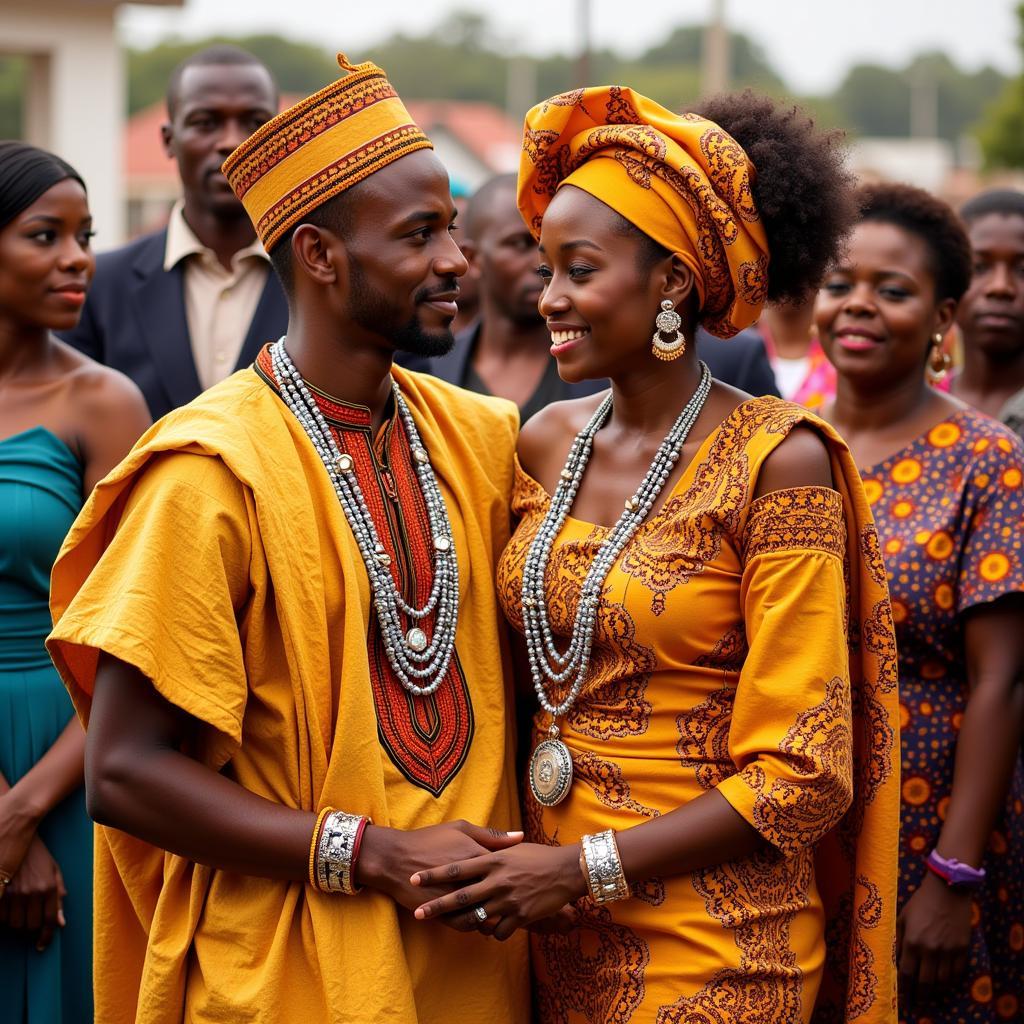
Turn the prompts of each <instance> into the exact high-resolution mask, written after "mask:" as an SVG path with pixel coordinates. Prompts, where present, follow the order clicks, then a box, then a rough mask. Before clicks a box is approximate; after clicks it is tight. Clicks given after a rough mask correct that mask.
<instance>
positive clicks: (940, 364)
mask: <svg viewBox="0 0 1024 1024" xmlns="http://www.w3.org/2000/svg"><path fill="white" fill-rule="evenodd" d="M952 365H953V357H952V356H951V355H950V354H949V353H948V352H947V351H946V350H945V349H944V348H943V347H942V335H941V334H936V335H935V336H934V337H933V338H932V350H931V352H929V353H928V368H927V372H928V379H929V380H930V381H931V382H932V383H933V384H938V382H939V381H940V380H942V379H943V378H945V376H946V374H947V373H949V370H950V367H951V366H952Z"/></svg>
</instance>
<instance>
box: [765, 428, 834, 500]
mask: <svg viewBox="0 0 1024 1024" xmlns="http://www.w3.org/2000/svg"><path fill="white" fill-rule="evenodd" d="M832 486H833V480H832V468H831V460H830V459H829V452H828V447H827V446H826V444H825V441H824V439H823V438H822V436H821V434H819V433H818V431H817V430H815V429H814V427H812V426H810V425H808V424H803V423H800V424H797V425H796V426H795V427H793V429H792V430H791V431H790V432H789V433H788V434H787V435H786V437H785V439H784V440H783V441H781V442H780V443H779V444H778V446H777V447H776V448H775V449H774V451H772V453H771V454H770V455H768V457H767V458H766V459H765V460H764V462H763V463H762V465H761V472H760V473H759V474H758V478H757V489H756V494H755V497H758V498H760V497H761V496H762V495H764V494H770V493H771V492H772V491H784V490H786V489H788V488H790V487H832Z"/></svg>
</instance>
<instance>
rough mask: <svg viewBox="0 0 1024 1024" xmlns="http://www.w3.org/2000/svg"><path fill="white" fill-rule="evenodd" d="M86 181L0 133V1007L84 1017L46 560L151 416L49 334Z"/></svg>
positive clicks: (76, 277)
mask: <svg viewBox="0 0 1024 1024" xmlns="http://www.w3.org/2000/svg"><path fill="white" fill-rule="evenodd" d="M92 234H93V232H92V218H91V217H90V216H89V206H88V203H87V201H86V194H85V186H84V184H83V183H82V179H81V178H80V177H79V176H78V174H77V173H76V172H75V170H74V169H73V168H72V167H71V166H69V165H68V164H66V163H65V162H64V161H63V160H61V159H60V158H59V157H56V156H53V155H52V154H50V153H46V152H44V151H43V150H40V149H36V148H34V147H32V146H27V145H24V144H22V143H19V142H0V734H2V736H3V739H2V741H0V992H2V993H3V997H2V998H3V1002H4V1010H3V1016H4V1019H5V1020H10V1021H17V1022H19V1024H21V1022H27V1024H57V1022H63V1024H67V1022H75V1021H81V1022H86V1021H91V1020H92V978H91V949H92V825H91V823H90V821H89V819H88V817H87V815H86V812H85V796H84V792H83V789H82V757H83V750H84V742H85V734H84V732H83V731H82V727H81V726H80V725H79V724H78V720H77V718H75V717H74V715H73V712H72V708H71V701H70V700H69V699H68V696H67V693H66V691H65V690H64V687H63V685H62V684H61V681H60V678H59V677H58V676H57V673H56V672H55V671H54V668H53V666H52V664H51V663H50V659H49V657H48V655H47V653H46V649H45V647H44V646H43V641H44V640H45V638H46V634H47V633H48V632H49V631H50V613H49V603H48V598H49V584H50V567H51V566H52V564H53V560H54V558H55V557H56V555H57V551H58V549H59V548H60V544H61V541H62V540H63V539H64V534H65V533H66V532H67V531H68V529H69V528H70V526H71V523H72V522H73V521H74V518H75V516H76V515H77V513H78V510H79V509H80V508H81V506H82V503H83V501H84V498H85V495H86V494H87V493H88V492H89V491H90V490H91V489H92V487H93V485H94V484H95V483H96V482H97V481H98V480H99V479H100V478H101V477H102V476H104V475H105V474H106V473H107V471H108V470H110V469H111V468H112V467H113V466H114V465H115V464H116V463H117V462H118V461H119V460H120V459H121V458H122V457H123V456H124V454H125V453H126V452H127V451H128V449H129V448H130V447H131V445H132V444H133V443H134V441H135V440H136V438H137V437H138V435H139V434H141V433H142V431H143V430H145V429H146V427H147V426H148V425H149V415H148V412H147V410H146V406H145V403H144V401H143V399H142V395H141V394H140V393H139V391H138V389H137V388H136V387H135V385H134V384H132V383H131V382H130V381H128V380H127V379H126V378H124V377H122V376H121V375H120V374H118V373H115V372H114V371H112V370H108V369H106V368H104V367H102V366H98V365H97V364H96V363H94V362H92V360H90V359H87V358H86V357H85V356H82V355H80V354H79V353H77V352H75V351H74V350H73V349H71V348H69V347H68V346H67V345H65V344H63V342H60V341H58V340H57V339H56V338H54V336H53V335H52V334H51V332H52V331H57V330H67V329H68V328H71V327H74V326H75V324H76V323H77V322H78V317H79V314H80V312H81V309H82V304H83V302H84V301H85V292H86V288H87V287H88V285H89V280H90V278H91V277H92V273H93V269H94V265H95V264H94V258H93V254H92V249H91V244H90V239H91V237H92Z"/></svg>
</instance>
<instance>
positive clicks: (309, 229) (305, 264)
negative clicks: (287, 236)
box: [291, 224, 348, 285]
mask: <svg viewBox="0 0 1024 1024" xmlns="http://www.w3.org/2000/svg"><path fill="white" fill-rule="evenodd" d="M291 247H292V264H293V266H294V268H295V270H296V271H297V272H300V273H302V274H305V276H306V277H308V278H309V279H310V280H311V281H313V282H314V283H316V284H319V285H337V284H339V283H341V284H345V283H347V281H348V263H347V261H346V259H345V251H344V245H343V243H342V242H341V240H340V239H339V238H337V237H336V236H334V235H332V234H330V233H329V232H327V231H324V230H323V229H322V228H318V227H316V226H315V225H313V224H300V225H299V226H298V227H297V228H296V229H295V231H294V233H293V234H292V239H291Z"/></svg>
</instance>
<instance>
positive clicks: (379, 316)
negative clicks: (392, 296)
mask: <svg viewBox="0 0 1024 1024" xmlns="http://www.w3.org/2000/svg"><path fill="white" fill-rule="evenodd" d="M349 280H350V282H351V289H352V290H351V298H350V299H349V316H351V317H352V319H353V320H355V322H356V323H357V324H359V326H360V327H362V328H363V329H364V330H367V331H372V332H373V333H374V334H379V335H381V337H383V338H386V339H387V340H388V341H389V342H391V344H392V345H394V347H395V349H396V351H398V352H409V353H411V354H412V355H416V356H428V357H433V356H446V355H447V354H448V353H449V352H451V350H452V346H454V344H455V335H454V334H452V332H451V329H450V328H448V327H445V328H442V329H440V330H438V331H437V332H431V331H427V330H425V329H424V327H423V325H422V324H421V323H420V318H419V314H418V313H416V312H414V313H413V315H412V317H411V318H410V319H409V320H407V321H406V322H405V323H401V322H399V321H398V320H397V318H396V317H395V313H394V309H393V308H392V307H391V305H390V303H389V302H388V298H387V296H386V295H384V294H383V293H382V292H379V291H377V290H376V289H375V288H372V287H371V286H370V284H369V282H368V281H367V280H366V274H365V273H364V272H363V268H362V266H360V264H359V262H358V261H357V260H354V259H352V258H351V257H349ZM455 287H456V285H455V282H454V280H452V281H450V282H445V284H444V286H443V287H441V288H437V289H431V288H421V289H420V290H419V291H418V292H417V293H416V295H415V297H414V298H415V302H416V305H417V307H418V306H419V304H420V303H421V302H426V301H428V300H429V299H430V297H431V293H432V292H438V293H440V292H451V291H454V290H455Z"/></svg>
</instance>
